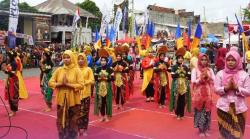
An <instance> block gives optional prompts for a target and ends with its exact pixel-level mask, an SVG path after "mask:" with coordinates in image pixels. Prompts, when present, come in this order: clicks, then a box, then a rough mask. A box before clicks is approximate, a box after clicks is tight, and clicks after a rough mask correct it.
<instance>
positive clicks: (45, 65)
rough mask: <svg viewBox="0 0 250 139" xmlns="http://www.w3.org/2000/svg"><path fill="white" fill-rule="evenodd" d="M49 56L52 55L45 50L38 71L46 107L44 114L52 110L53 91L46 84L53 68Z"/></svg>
mask: <svg viewBox="0 0 250 139" xmlns="http://www.w3.org/2000/svg"><path fill="white" fill-rule="evenodd" d="M51 55H52V53H51V52H50V51H49V50H48V49H45V51H44V53H43V55H42V60H41V63H40V69H41V73H42V80H41V90H42V94H43V95H44V100H45V103H46V105H47V108H46V109H45V111H46V112H49V111H51V108H52V95H53V90H52V88H50V87H49V86H48V82H49V80H50V78H51V77H52V71H53V66H54V64H53V62H52V60H51Z"/></svg>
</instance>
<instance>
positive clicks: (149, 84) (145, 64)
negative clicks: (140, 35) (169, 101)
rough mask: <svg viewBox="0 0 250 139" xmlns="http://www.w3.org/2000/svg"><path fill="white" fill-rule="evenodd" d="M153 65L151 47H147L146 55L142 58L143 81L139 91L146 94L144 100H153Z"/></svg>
mask: <svg viewBox="0 0 250 139" xmlns="http://www.w3.org/2000/svg"><path fill="white" fill-rule="evenodd" d="M154 65H155V59H154V56H153V49H152V48H151V47H149V48H147V52H146V57H144V58H143V60H142V69H143V83H142V89H141V91H142V93H143V95H144V94H146V98H147V99H146V102H150V101H152V102H153V101H154V76H153V75H154Z"/></svg>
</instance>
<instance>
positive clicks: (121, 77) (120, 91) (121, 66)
mask: <svg viewBox="0 0 250 139" xmlns="http://www.w3.org/2000/svg"><path fill="white" fill-rule="evenodd" d="M121 50H122V48H121V47H120V46H117V47H115V54H116V62H114V63H113V65H112V68H113V71H114V85H115V101H116V105H117V109H120V107H121V108H122V109H123V105H124V103H125V99H126V98H127V97H128V96H129V94H128V92H127V93H126V91H128V90H126V87H127V88H128V84H126V82H127V78H128V75H127V73H128V70H129V69H128V65H127V64H126V63H125V62H124V60H123V58H122V52H121ZM126 85H127V86H126Z"/></svg>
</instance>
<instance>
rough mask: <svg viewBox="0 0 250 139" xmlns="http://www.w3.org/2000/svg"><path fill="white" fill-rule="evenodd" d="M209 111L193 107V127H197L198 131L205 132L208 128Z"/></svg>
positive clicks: (209, 122) (209, 121)
mask: <svg viewBox="0 0 250 139" xmlns="http://www.w3.org/2000/svg"><path fill="white" fill-rule="evenodd" d="M210 124H211V111H206V110H205V108H202V109H201V110H198V109H194V127H195V128H199V131H200V133H205V132H206V131H207V130H209V129H210Z"/></svg>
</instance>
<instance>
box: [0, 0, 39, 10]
mask: <svg viewBox="0 0 250 139" xmlns="http://www.w3.org/2000/svg"><path fill="white" fill-rule="evenodd" d="M18 7H19V10H20V11H25V12H38V10H37V9H36V8H34V7H31V6H29V4H28V3H26V2H22V3H19V4H18ZM9 8H10V0H3V1H2V2H0V9H6V10H7V9H9Z"/></svg>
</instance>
